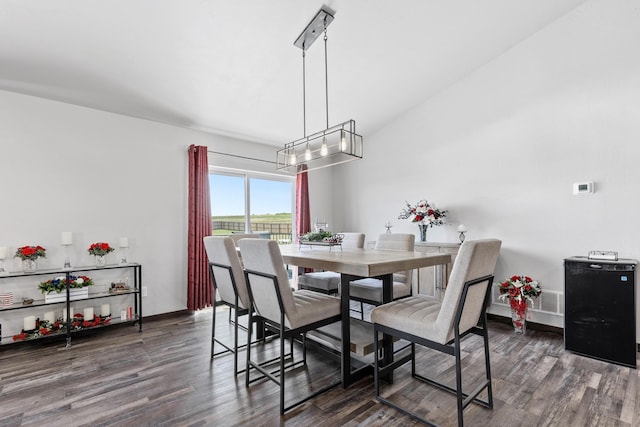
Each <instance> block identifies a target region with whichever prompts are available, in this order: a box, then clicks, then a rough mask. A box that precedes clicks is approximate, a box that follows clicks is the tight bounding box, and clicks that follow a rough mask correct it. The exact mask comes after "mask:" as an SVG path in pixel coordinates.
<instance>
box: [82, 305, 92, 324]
mask: <svg viewBox="0 0 640 427" xmlns="http://www.w3.org/2000/svg"><path fill="white" fill-rule="evenodd" d="M84 320H88V321H93V307H87V308H85V309H84Z"/></svg>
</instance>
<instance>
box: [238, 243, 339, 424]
mask: <svg viewBox="0 0 640 427" xmlns="http://www.w3.org/2000/svg"><path fill="white" fill-rule="evenodd" d="M238 243H239V245H240V252H241V253H242V259H243V260H244V268H245V278H246V283H247V289H248V291H249V292H248V293H249V301H250V304H251V306H252V307H253V308H254V310H255V313H254V310H249V339H251V334H252V330H253V327H252V324H253V320H254V318H258V319H260V320H261V321H262V322H264V325H265V327H266V328H267V329H269V330H271V331H272V332H275V333H276V334H277V335H278V336H279V338H280V354H279V362H280V364H279V369H278V371H277V373H275V372H271V371H269V369H268V368H267V366H265V365H264V364H261V363H258V362H256V361H253V360H252V359H251V347H248V348H247V368H246V372H245V375H246V377H245V384H246V386H247V387H249V384H250V382H253V381H257V380H259V379H262V378H268V379H270V380H271V381H273V382H275V383H276V384H278V385H279V387H280V414H284V413H285V412H286V411H288V410H289V409H291V408H293V407H295V406H297V405H299V404H301V403H303V402H306V401H307V400H309V399H311V398H313V397H315V396H317V395H319V394H320V393H323V392H325V391H327V390H329V389H331V388H333V387H335V386H337V385H339V384H340V382H336V383H335V384H331V385H328V386H325V387H322V388H320V389H319V390H317V391H315V392H313V393H312V394H311V395H309V396H307V397H305V398H303V399H302V400H300V401H297V402H295V403H293V404H291V405H289V406H287V407H285V405H284V391H285V351H284V344H285V340H286V339H293V338H295V337H301V341H302V361H301V362H298V363H296V362H293V360H292V362H293V364H292V365H290V367H291V366H296V365H300V364H305V365H306V360H307V359H306V339H305V338H306V332H307V331H310V330H313V329H316V328H319V327H321V326H325V325H328V324H331V323H335V322H339V321H340V320H342V316H341V312H340V299H339V298H336V297H334V296H330V295H324V294H320V293H318V292H312V291H307V290H300V291H296V292H293V291H292V290H291V287H290V285H289V279H288V276H287V272H286V270H285V267H284V261H283V259H282V254H281V253H280V248H279V246H278V244H277V243H276V242H275V241H273V240H264V239H242V240H240V241H239V242H238ZM292 356H293V354H292ZM251 369H255V370H257V371H258V372H260V373H261V374H262V375H261V376H260V377H259V378H255V379H253V380H251V379H250V372H251Z"/></svg>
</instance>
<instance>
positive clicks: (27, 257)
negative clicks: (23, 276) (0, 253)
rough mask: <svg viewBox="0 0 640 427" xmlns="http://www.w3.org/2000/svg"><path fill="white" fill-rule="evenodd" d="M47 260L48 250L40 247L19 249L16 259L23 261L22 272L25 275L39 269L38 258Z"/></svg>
mask: <svg viewBox="0 0 640 427" xmlns="http://www.w3.org/2000/svg"><path fill="white" fill-rule="evenodd" d="M40 257H42V258H46V257H47V254H46V249H45V248H43V247H42V246H40V245H37V246H23V247H21V248H18V250H17V251H16V254H15V255H14V258H20V259H21V260H22V270H23V271H24V272H25V273H33V272H34V271H36V270H37V268H38V263H37V261H38V258H40Z"/></svg>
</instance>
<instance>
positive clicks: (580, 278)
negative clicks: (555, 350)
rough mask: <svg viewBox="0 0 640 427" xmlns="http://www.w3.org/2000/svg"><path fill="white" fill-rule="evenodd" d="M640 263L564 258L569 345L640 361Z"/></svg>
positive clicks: (619, 359)
mask: <svg viewBox="0 0 640 427" xmlns="http://www.w3.org/2000/svg"><path fill="white" fill-rule="evenodd" d="M636 265H637V261H636V260H632V259H619V260H617V261H608V260H607V261H605V260H593V259H588V258H587V257H572V258H567V259H565V260H564V272H565V276H564V277H565V279H564V287H565V289H564V311H565V313H564V346H565V349H566V350H569V351H572V352H574V353H577V354H581V355H583V356H587V357H592V358H595V359H600V360H605V361H608V362H612V363H616V364H619V365H624V366H630V367H633V368H635V367H636V351H637V347H636Z"/></svg>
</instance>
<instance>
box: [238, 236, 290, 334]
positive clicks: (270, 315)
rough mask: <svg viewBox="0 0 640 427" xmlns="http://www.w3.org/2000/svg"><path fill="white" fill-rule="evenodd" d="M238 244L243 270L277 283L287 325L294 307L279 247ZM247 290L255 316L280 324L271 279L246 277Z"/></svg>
mask: <svg viewBox="0 0 640 427" xmlns="http://www.w3.org/2000/svg"><path fill="white" fill-rule="evenodd" d="M238 244H239V245H240V253H241V254H242V260H243V261H244V267H245V269H246V270H252V271H257V272H259V273H263V274H267V275H270V276H274V277H275V278H276V279H277V282H278V283H277V285H278V290H279V294H280V299H281V301H282V310H284V314H285V322H287V323H288V316H289V315H292V313H294V311H295V304H294V301H293V292H292V290H291V285H290V284H289V276H288V275H287V271H286V270H285V268H284V261H283V259H282V254H281V253H280V247H279V246H278V243H277V242H276V241H274V240H266V239H242V240H240V241H239V242H238ZM249 286H250V288H251V295H252V296H253V304H254V308H255V310H256V312H257V313H258V314H259V315H260V316H262V317H264V318H266V319H269V320H271V321H273V322H276V323H280V322H281V319H280V315H281V308H280V301H279V300H278V292H276V289H275V287H274V281H273V279H271V278H267V277H262V276H258V275H251V274H249Z"/></svg>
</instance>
